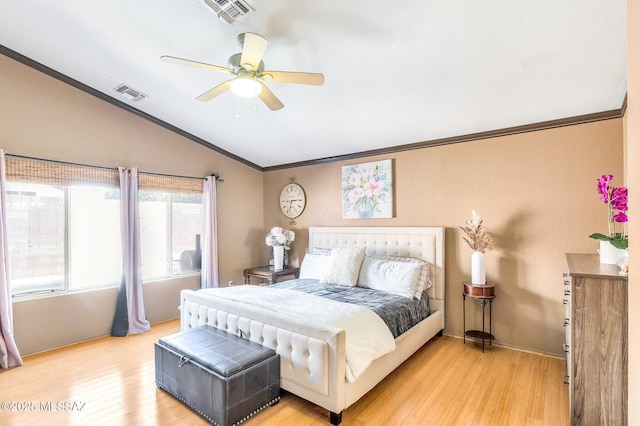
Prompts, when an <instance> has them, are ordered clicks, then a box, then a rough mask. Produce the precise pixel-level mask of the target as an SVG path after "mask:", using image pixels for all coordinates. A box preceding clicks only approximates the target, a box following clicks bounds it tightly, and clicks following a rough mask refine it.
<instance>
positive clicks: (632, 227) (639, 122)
mask: <svg viewBox="0 0 640 426" xmlns="http://www.w3.org/2000/svg"><path fill="white" fill-rule="evenodd" d="M627 7H628V10H627V17H628V23H627V28H628V41H627V46H628V47H627V49H628V71H627V114H626V117H625V118H626V120H625V124H626V128H625V130H626V132H625V137H626V148H627V149H626V153H627V156H626V158H625V160H626V161H625V163H626V167H627V170H628V173H629V176H628V181H629V183H628V185H629V193H630V194H631V203H630V210H629V213H630V214H629V217H630V218H631V220H630V222H629V239H630V240H631V241H632V243H631V244H630V245H629V259H631V261H630V267H629V270H630V272H629V401H633V402H632V403H630V404H629V424H630V425H638V424H640V405H639V404H637V401H640V365H638V362H637V361H638V360H639V359H640V341H638V336H640V309H638V306H640V274H639V273H638V271H640V260H639V259H640V245H639V244H637V241H640V215H638V204H639V203H638V201H637V200H638V198H637V194H640V167H638V164H640V49H639V48H638V46H640V2H638V1H628V2H627Z"/></svg>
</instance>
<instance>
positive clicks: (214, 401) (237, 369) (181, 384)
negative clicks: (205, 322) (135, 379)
mask: <svg viewBox="0 0 640 426" xmlns="http://www.w3.org/2000/svg"><path fill="white" fill-rule="evenodd" d="M155 367H156V374H155V376H156V385H157V386H158V387H159V388H160V389H163V390H165V391H167V392H168V393H170V394H171V395H173V396H175V397H176V398H178V399H179V400H181V401H182V402H184V403H185V404H186V405H188V406H189V407H191V408H192V409H193V410H195V411H196V412H197V413H199V414H200V415H201V416H203V417H204V418H205V419H207V420H208V421H210V422H212V423H214V424H216V425H222V426H227V425H235V424H238V423H241V422H242V421H244V420H246V419H247V418H249V417H250V416H252V415H253V414H255V413H257V412H258V411H260V410H262V409H264V408H266V407H268V406H270V405H273V404H275V403H277V402H278V401H279V400H280V357H279V356H278V355H276V353H275V352H274V351H273V349H269V348H266V347H264V346H261V345H259V344H257V343H254V342H250V341H248V340H245V339H242V338H240V337H238V336H234V335H233V334H229V333H226V332H224V331H222V330H218V329H217V328H214V327H210V326H203V327H197V328H192V329H189V330H186V331H182V332H180V333H176V334H172V335H170V336H167V337H163V338H161V339H160V341H159V342H157V343H156V344H155Z"/></svg>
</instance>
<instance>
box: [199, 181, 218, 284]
mask: <svg viewBox="0 0 640 426" xmlns="http://www.w3.org/2000/svg"><path fill="white" fill-rule="evenodd" d="M217 180H218V177H217V176H215V175H214V176H208V177H207V178H205V180H204V184H203V185H202V207H203V209H204V232H203V234H202V267H201V277H202V278H201V280H202V281H201V284H200V286H201V287H202V288H212V287H220V283H219V282H218V219H217V214H216V210H217V202H216V183H217Z"/></svg>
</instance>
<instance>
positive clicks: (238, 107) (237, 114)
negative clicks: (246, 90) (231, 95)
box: [236, 95, 240, 118]
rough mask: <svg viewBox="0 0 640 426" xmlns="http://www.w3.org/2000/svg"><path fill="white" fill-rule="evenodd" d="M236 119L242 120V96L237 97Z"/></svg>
mask: <svg viewBox="0 0 640 426" xmlns="http://www.w3.org/2000/svg"><path fill="white" fill-rule="evenodd" d="M236 118H240V96H238V95H236Z"/></svg>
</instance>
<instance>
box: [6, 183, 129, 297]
mask: <svg viewBox="0 0 640 426" xmlns="http://www.w3.org/2000/svg"><path fill="white" fill-rule="evenodd" d="M116 192H119V191H116ZM113 194H114V190H113V188H111V187H99V186H82V185H72V186H57V185H43V184H34V183H19V182H7V228H8V229H7V233H8V248H9V262H10V273H11V289H12V294H13V295H16V294H24V293H34V292H53V291H63V290H80V289H86V288H91V287H98V286H104V285H112V284H118V283H120V276H121V274H122V272H121V271H122V251H121V244H120V214H119V205H120V202H119V197H114V196H113Z"/></svg>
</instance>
